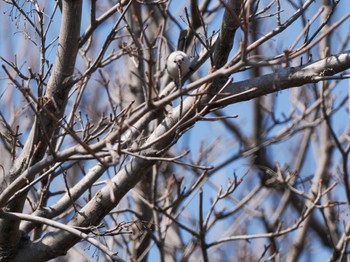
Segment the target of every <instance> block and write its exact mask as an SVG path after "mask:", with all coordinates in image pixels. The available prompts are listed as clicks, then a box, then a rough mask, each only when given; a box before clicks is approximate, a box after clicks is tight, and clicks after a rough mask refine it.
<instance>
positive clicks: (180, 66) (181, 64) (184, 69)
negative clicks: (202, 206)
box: [166, 51, 191, 80]
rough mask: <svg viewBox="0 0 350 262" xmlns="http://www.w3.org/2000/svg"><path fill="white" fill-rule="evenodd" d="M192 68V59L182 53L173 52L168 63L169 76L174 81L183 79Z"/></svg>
mask: <svg viewBox="0 0 350 262" xmlns="http://www.w3.org/2000/svg"><path fill="white" fill-rule="evenodd" d="M190 67H191V60H190V57H189V56H188V55H187V54H186V53H184V52H182V51H174V52H172V53H171V54H170V55H169V57H168V60H167V63H166V68H167V71H168V74H169V75H170V77H171V78H172V79H174V80H179V79H180V78H181V79H182V78H183V77H184V76H185V75H186V74H187V73H188V72H189V71H190Z"/></svg>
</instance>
